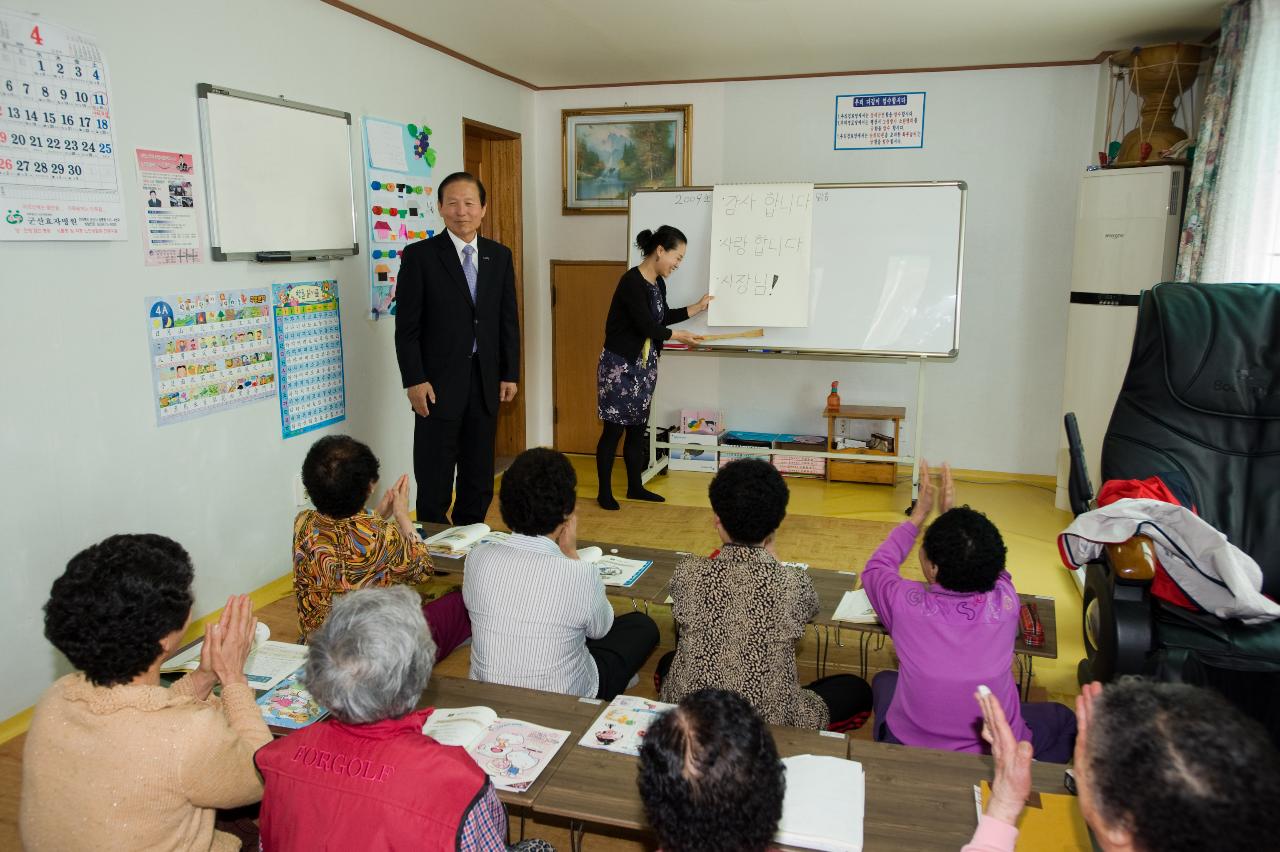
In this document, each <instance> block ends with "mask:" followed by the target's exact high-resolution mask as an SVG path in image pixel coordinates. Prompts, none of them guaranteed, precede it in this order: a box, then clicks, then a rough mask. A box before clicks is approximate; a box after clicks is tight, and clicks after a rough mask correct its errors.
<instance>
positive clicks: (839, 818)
mask: <svg viewBox="0 0 1280 852" xmlns="http://www.w3.org/2000/svg"><path fill="white" fill-rule="evenodd" d="M782 763H783V765H784V766H786V767H787V795H786V798H785V799H783V801H782V819H781V820H779V822H778V833H777V834H776V835H774V838H773V839H774V841H775V842H777V843H781V844H785V845H787V846H799V847H801V848H802V849H822V850H828V852H859V850H861V849H862V819H863V813H864V811H865V809H866V778H865V776H864V775H863V772H862V764H861V763H858V762H857V761H853V760H844V759H843V758H839V757H826V756H823V755H816V754H800V755H796V756H794V757H784V758H783V759H782Z"/></svg>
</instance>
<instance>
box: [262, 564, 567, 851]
mask: <svg viewBox="0 0 1280 852" xmlns="http://www.w3.org/2000/svg"><path fill="white" fill-rule="evenodd" d="M309 644H310V651H309V654H308V658H307V670H306V674H305V676H304V682H305V683H306V686H307V688H308V689H309V690H310V691H311V694H312V695H313V696H314V697H315V699H316V701H317V702H319V703H320V704H321V705H322V706H324V707H327V708H328V709H329V712H330V713H331V714H332V715H333V718H332V719H327V720H325V721H323V722H319V723H317V724H314V725H311V726H310V727H308V728H304V729H303V730H301V731H299V732H297V733H294V734H290V735H289V736H287V737H283V738H281V739H278V740H276V741H275V742H273V743H271V744H270V745H267V746H264V747H263V748H262V749H261V750H259V751H258V753H257V755H256V756H255V761H256V763H257V766H258V771H259V772H260V773H261V774H262V777H263V781H264V783H265V792H264V794H263V799H262V814H261V830H262V847H263V849H265V850H267V852H275V850H290V849H299V850H301V849H319V848H329V849H369V850H374V849H409V848H419V849H459V850H464V849H465V850H471V849H484V850H490V849H495V850H502V849H506V848H507V847H506V836H507V814H506V809H505V808H504V807H503V805H502V802H501V801H499V800H498V795H497V792H496V791H495V790H494V788H493V785H492V784H491V783H490V782H489V779H488V777H487V776H486V775H485V773H484V771H483V770H481V769H480V767H479V766H477V765H476V764H475V763H474V762H473V761H472V760H471V758H470V757H468V756H467V753H466V751H465V750H464V749H461V748H457V747H455V746H444V745H440V744H439V743H437V742H436V741H435V740H433V739H431V738H430V737H427V736H424V735H423V733H422V726H423V724H424V723H425V722H426V720H427V717H428V716H430V715H431V709H429V708H428V709H425V710H415V709H414V708H415V707H416V706H417V704H418V701H419V699H420V698H421V696H422V691H423V689H425V688H426V685H427V681H428V680H429V679H430V677H431V668H432V665H433V663H434V661H435V653H436V648H435V643H434V642H432V641H431V634H430V633H429V632H428V630H427V624H426V622H425V621H424V620H423V618H422V605H421V603H420V601H419V598H418V595H417V593H415V592H414V591H413V590H411V589H409V588H405V587H393V588H386V589H361V590H359V591H354V592H351V593H349V594H347V595H344V596H343V597H341V598H340V599H338V600H337V602H336V603H335V604H334V606H333V611H332V612H331V613H330V615H329V618H328V620H327V621H325V623H324V625H323V626H322V627H321V628H320V629H319V630H318V631H316V632H315V633H313V634H312V635H311V638H310V643H309ZM522 848H523V847H522ZM542 848H546V847H545V846H544V847H542Z"/></svg>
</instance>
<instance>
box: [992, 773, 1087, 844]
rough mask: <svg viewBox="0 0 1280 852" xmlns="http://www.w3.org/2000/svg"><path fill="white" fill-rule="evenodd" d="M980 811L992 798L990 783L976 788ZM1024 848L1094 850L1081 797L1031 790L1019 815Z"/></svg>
mask: <svg viewBox="0 0 1280 852" xmlns="http://www.w3.org/2000/svg"><path fill="white" fill-rule="evenodd" d="M973 799H974V805H975V806H976V807H977V809H978V815H979V816H981V815H982V812H983V811H984V810H986V807H987V802H988V801H990V799H991V784H990V783H988V782H987V781H983V782H982V783H981V785H980V786H975V787H974V788H973ZM1014 849H1017V850H1023V852H1075V850H1080V852H1092V850H1093V841H1092V840H1091V839H1090V838H1089V827H1088V826H1086V825H1085V822H1084V817H1083V816H1081V814H1080V801H1079V799H1077V798H1076V797H1075V796H1070V795H1067V794H1065V793H1032V794H1031V796H1030V797H1029V798H1028V799H1027V806H1026V807H1025V808H1023V809H1022V816H1020V817H1019V818H1018V842H1017V844H1016V845H1015V846H1014Z"/></svg>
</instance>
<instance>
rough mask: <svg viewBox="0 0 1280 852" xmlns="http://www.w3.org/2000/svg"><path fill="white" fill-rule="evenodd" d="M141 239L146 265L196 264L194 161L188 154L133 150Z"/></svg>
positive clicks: (198, 240)
mask: <svg viewBox="0 0 1280 852" xmlns="http://www.w3.org/2000/svg"><path fill="white" fill-rule="evenodd" d="M134 154H135V156H136V157H137V158H138V191H139V193H140V194H141V205H142V210H143V214H142V215H143V220H142V221H143V230H142V239H143V243H144V246H145V251H146V253H147V266H172V265H175V264H189V263H199V262H200V260H201V257H200V222H199V220H198V219H197V217H196V181H195V175H194V174H193V170H194V165H193V164H194V159H193V158H192V156H191V155H190V154H175V153H172V152H170V151H148V150H147V149H145V148H137V149H135V152H134Z"/></svg>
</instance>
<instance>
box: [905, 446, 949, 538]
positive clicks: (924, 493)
mask: <svg viewBox="0 0 1280 852" xmlns="http://www.w3.org/2000/svg"><path fill="white" fill-rule="evenodd" d="M955 502H956V485H955V481H954V480H953V479H952V478H951V465H949V464H947V463H945V462H943V464H942V476H941V485H940V486H939V485H934V483H933V478H932V476H931V473H930V470H929V462H928V460H926V459H921V460H920V493H919V495H918V496H917V497H916V506H915V508H914V509H912V510H911V523H913V524H915V525H916V526H917V527H921V526H923V525H924V522H925V521H927V520H928V519H929V515H930V514H932V513H933V509H934V507H935V506H937V509H938V512H939V513H942V512H946V511H949V510H950V509H951V507H952V506H954V505H955Z"/></svg>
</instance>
